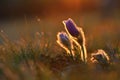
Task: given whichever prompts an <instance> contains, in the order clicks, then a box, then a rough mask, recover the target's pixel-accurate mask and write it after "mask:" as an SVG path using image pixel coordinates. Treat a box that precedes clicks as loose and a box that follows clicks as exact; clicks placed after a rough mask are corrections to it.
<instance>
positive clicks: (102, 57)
mask: <svg viewBox="0 0 120 80" xmlns="http://www.w3.org/2000/svg"><path fill="white" fill-rule="evenodd" d="M91 61H92V62H93V63H99V64H101V65H106V64H109V61H110V59H109V56H108V55H107V53H106V52H105V51H104V50H102V49H99V50H98V51H97V53H92V54H91Z"/></svg>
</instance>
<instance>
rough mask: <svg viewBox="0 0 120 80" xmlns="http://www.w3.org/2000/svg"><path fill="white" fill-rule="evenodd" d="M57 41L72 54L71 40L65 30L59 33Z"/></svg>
mask: <svg viewBox="0 0 120 80" xmlns="http://www.w3.org/2000/svg"><path fill="white" fill-rule="evenodd" d="M57 43H58V44H59V45H60V46H61V47H62V48H64V49H65V50H66V51H67V53H69V54H70V50H71V45H72V44H71V40H70V39H69V37H68V35H67V34H66V33H65V32H59V33H58V34H57Z"/></svg>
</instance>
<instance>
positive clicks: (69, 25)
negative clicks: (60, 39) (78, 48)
mask: <svg viewBox="0 0 120 80" xmlns="http://www.w3.org/2000/svg"><path fill="white" fill-rule="evenodd" d="M63 24H64V26H65V29H66V31H67V33H69V34H70V35H71V36H73V37H78V36H79V31H78V29H77V25H76V24H75V23H74V21H73V20H72V19H71V18H69V19H68V20H64V21H63Z"/></svg>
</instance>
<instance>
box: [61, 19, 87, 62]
mask: <svg viewBox="0 0 120 80" xmlns="http://www.w3.org/2000/svg"><path fill="white" fill-rule="evenodd" d="M63 24H64V26H65V30H66V31H67V33H68V35H69V36H70V38H71V39H72V41H73V42H74V43H75V44H77V45H78V47H79V50H80V51H79V53H80V55H81V60H82V61H84V62H87V50H86V46H85V35H84V31H83V29H82V28H80V27H77V25H76V24H75V23H74V21H73V20H72V19H71V18H69V19H68V20H64V21H63Z"/></svg>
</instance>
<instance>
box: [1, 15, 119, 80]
mask: <svg viewBox="0 0 120 80" xmlns="http://www.w3.org/2000/svg"><path fill="white" fill-rule="evenodd" d="M51 17H52V18H51ZM51 17H47V18H44V19H41V18H39V17H38V16H36V17H28V16H24V17H23V19H13V20H5V21H4V20H3V21H1V23H0V29H1V32H0V43H1V44H0V80H119V79H120V76H119V74H120V69H119V68H120V23H119V21H120V16H119V15H118V14H117V13H116V14H115V15H113V17H109V18H108V19H106V18H105V19H104V18H101V17H100V16H99V15H98V14H97V15H96V13H91V14H84V15H82V16H80V15H79V14H78V15H76V16H71V18H73V20H75V22H76V24H78V25H79V26H81V27H82V28H83V30H84V32H85V37H86V47H87V52H88V62H87V64H84V63H83V62H81V60H79V59H78V60H73V59H71V57H70V56H68V55H67V54H66V52H65V51H64V50H63V49H62V48H61V47H60V46H59V45H58V44H57V43H56V35H57V33H58V32H60V31H64V26H63V24H62V21H63V20H64V19H67V18H68V16H62V17H61V16H57V17H56V16H55V15H54V17H53V16H51ZM97 49H103V50H105V51H106V52H107V53H108V55H109V56H110V59H111V64H110V65H109V66H108V67H105V68H103V67H101V66H100V65H94V64H93V63H92V62H91V61H90V57H91V53H93V52H96V50H97Z"/></svg>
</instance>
